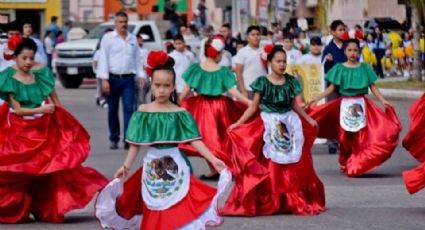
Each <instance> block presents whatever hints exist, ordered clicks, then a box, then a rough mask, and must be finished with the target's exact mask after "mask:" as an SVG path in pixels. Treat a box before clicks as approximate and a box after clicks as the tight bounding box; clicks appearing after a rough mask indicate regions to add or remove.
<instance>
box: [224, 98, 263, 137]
mask: <svg viewBox="0 0 425 230" xmlns="http://www.w3.org/2000/svg"><path fill="white" fill-rule="evenodd" d="M260 99H261V96H260V93H255V94H254V99H253V100H252V102H251V104H250V105H249V106H248V108H247V109H246V110H245V112H244V113H243V115H242V116H241V118H239V120H238V121H236V122H235V123H233V124H231V125H230V126H229V128H228V130H232V129H234V128H236V127H237V126H239V125H240V124H243V123H245V122H246V121H247V120H248V119H249V118H251V117H252V115H254V113H255V111H257V109H258V106H259V105H260Z"/></svg>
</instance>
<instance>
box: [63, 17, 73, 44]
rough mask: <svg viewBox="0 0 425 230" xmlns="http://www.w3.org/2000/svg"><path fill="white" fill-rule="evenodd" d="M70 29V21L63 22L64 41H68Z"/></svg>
mask: <svg viewBox="0 0 425 230" xmlns="http://www.w3.org/2000/svg"><path fill="white" fill-rule="evenodd" d="M71 28H72V21H71V20H69V21H67V22H65V26H64V27H63V28H62V33H63V39H64V41H68V33H69V31H70V30H71Z"/></svg>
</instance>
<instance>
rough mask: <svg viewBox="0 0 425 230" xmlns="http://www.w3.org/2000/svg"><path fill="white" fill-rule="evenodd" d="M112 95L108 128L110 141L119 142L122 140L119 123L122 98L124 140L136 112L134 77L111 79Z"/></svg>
mask: <svg viewBox="0 0 425 230" xmlns="http://www.w3.org/2000/svg"><path fill="white" fill-rule="evenodd" d="M109 85H110V93H109V96H108V97H107V101H108V126H109V140H110V141H112V142H118V141H119V140H120V122H119V111H118V109H119V104H120V97H122V104H123V114H124V135H123V136H124V139H125V134H126V132H127V128H128V122H129V121H130V118H131V115H132V114H133V112H134V102H135V93H136V90H135V83H134V77H126V78H116V77H110V78H109Z"/></svg>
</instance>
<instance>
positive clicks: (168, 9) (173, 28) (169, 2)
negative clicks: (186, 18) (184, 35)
mask: <svg viewBox="0 0 425 230" xmlns="http://www.w3.org/2000/svg"><path fill="white" fill-rule="evenodd" d="M176 7H177V5H176V3H175V2H174V1H173V0H166V1H165V8H164V20H168V21H170V32H171V36H172V37H175V36H176V35H177V34H178V33H179V31H178V22H179V15H178V14H177V12H176Z"/></svg>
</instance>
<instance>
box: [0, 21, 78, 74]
mask: <svg viewBox="0 0 425 230" xmlns="http://www.w3.org/2000/svg"><path fill="white" fill-rule="evenodd" d="M50 20H51V22H50V24H48V25H47V26H46V28H45V29H44V36H43V38H42V39H41V40H40V39H38V38H37V37H39V36H38V35H37V34H34V31H33V22H32V21H31V20H30V19H24V20H21V21H12V22H9V23H8V24H5V25H4V26H2V27H1V28H0V32H2V31H4V32H6V33H7V37H8V38H10V37H11V36H23V37H26V38H31V39H32V40H33V41H34V42H35V43H36V44H37V54H36V61H37V62H38V63H40V64H43V65H46V66H48V67H49V68H50V69H51V68H52V55H53V53H54V49H55V47H56V45H58V44H60V43H62V42H65V41H68V33H69V31H70V30H71V28H72V25H73V23H72V21H67V22H65V25H64V26H63V27H62V29H61V28H60V27H59V26H58V25H57V23H58V17H56V16H52V17H51V19H50ZM12 40H13V39H12ZM5 45H6V44H0V46H1V48H3V49H4V48H6V46H5ZM0 58H2V57H0ZM8 63H12V62H7V60H3V61H2V62H0V70H2V69H4V68H6V67H7V66H8Z"/></svg>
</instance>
